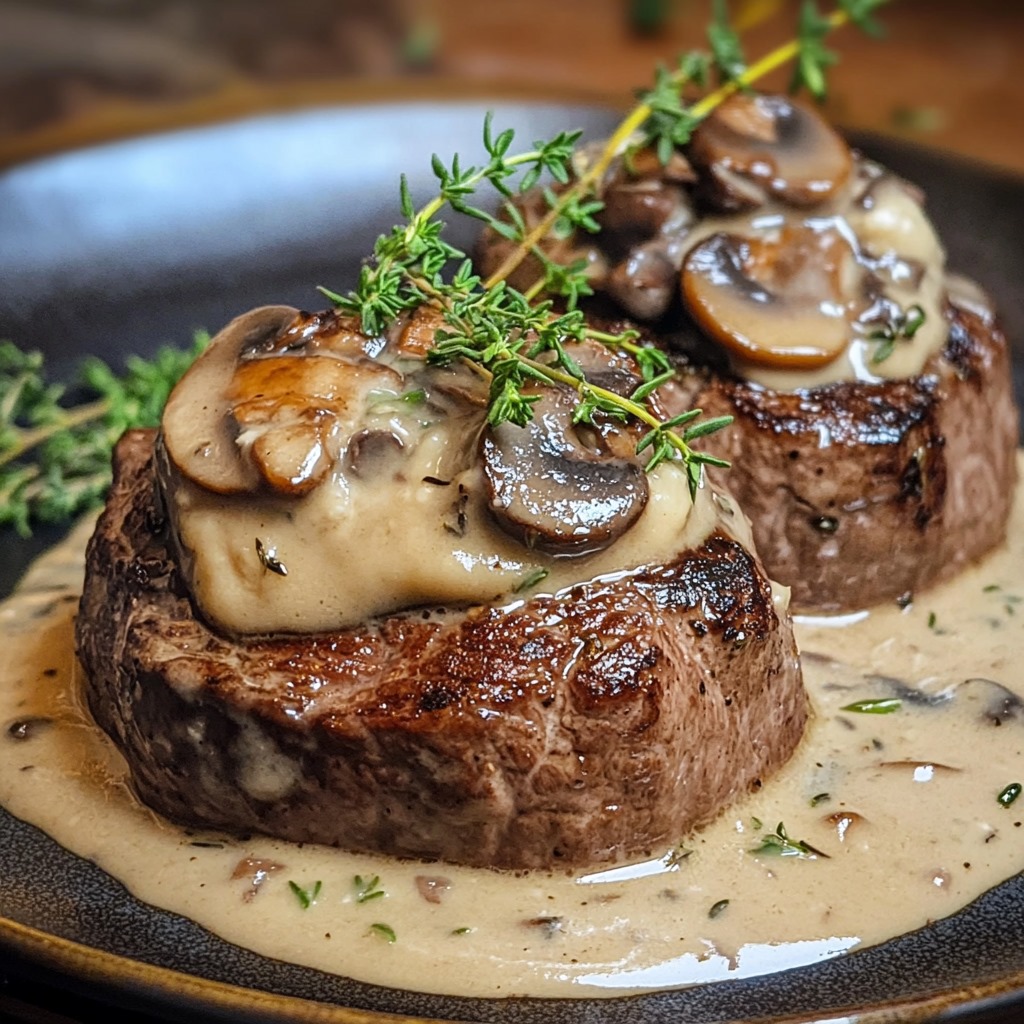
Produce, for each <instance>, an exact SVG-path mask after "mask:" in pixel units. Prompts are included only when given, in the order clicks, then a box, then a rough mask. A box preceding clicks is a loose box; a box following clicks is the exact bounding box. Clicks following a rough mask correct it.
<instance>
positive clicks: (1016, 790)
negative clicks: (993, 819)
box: [996, 782, 1024, 807]
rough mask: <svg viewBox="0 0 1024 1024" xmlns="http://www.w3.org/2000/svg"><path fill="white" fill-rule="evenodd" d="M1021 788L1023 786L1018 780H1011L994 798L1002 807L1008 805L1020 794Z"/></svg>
mask: <svg viewBox="0 0 1024 1024" xmlns="http://www.w3.org/2000/svg"><path fill="white" fill-rule="evenodd" d="M1022 789H1024V786H1021V784H1020V783H1019V782H1011V783H1010V784H1009V785H1008V786H1007V787H1006V788H1005V789H1003V790H1002V791H1001V792H1000V793H999V796H997V797H996V799H997V800H998V801H999V803H1000V804H1001V805H1002V806H1003V807H1009V806H1010V805H1011V804H1012V803H1013V802H1014V801H1015V800H1016V799H1017V797H1019V796H1020V794H1021V790H1022Z"/></svg>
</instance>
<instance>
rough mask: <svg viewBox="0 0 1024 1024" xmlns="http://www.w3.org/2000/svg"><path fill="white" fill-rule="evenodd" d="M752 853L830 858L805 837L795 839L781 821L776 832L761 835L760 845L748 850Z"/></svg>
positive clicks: (811, 858) (808, 858)
mask: <svg viewBox="0 0 1024 1024" xmlns="http://www.w3.org/2000/svg"><path fill="white" fill-rule="evenodd" d="M747 852H748V853H752V854H767V855H770V856H775V857H803V858H805V859H807V860H814V859H815V858H816V857H824V858H825V859H826V860H828V859H829V855H828V854H827V853H825V852H823V851H822V850H819V849H817V848H816V847H814V846H811V844H810V843H808V842H806V841H805V840H803V839H793V838H792V837H791V836H790V835H789V833H788V832H787V831H786V826H785V825H783V824H782V822H781V821H780V822H779V823H778V825H776V827H775V831H774V832H768V833H766V834H765V835H763V836H762V837H761V843H760V845H759V846H755V847H754V848H752V849H751V850H748V851H747Z"/></svg>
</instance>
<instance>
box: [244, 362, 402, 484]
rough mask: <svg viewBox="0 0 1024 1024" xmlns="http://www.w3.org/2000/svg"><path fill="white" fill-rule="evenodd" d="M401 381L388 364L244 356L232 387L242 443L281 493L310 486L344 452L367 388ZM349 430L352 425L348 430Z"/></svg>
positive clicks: (318, 479) (268, 480)
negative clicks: (249, 358) (341, 442)
mask: <svg viewBox="0 0 1024 1024" xmlns="http://www.w3.org/2000/svg"><path fill="white" fill-rule="evenodd" d="M383 383H386V384H387V385H389V386H391V387H393V388H394V387H399V388H400V386H401V378H400V376H399V375H398V374H396V373H395V372H394V371H393V370H391V369H389V368H388V367H386V366H384V365H382V364H380V363H375V362H372V361H370V360H365V359H364V360H359V361H356V362H350V361H348V360H345V359H340V358H336V357H334V356H309V355H307V356H295V355H293V356H268V357H266V358H263V359H252V360H248V361H246V362H242V363H240V364H239V365H238V367H237V369H236V370H235V374H234V376H233V377H232V379H231V383H230V385H229V387H228V390H227V398H228V401H229V403H230V406H231V414H232V416H233V418H234V420H235V422H236V423H237V424H238V427H239V430H240V434H239V444H240V445H241V446H242V447H243V448H244V447H249V448H250V450H251V457H252V460H253V462H254V464H255V466H256V468H257V469H258V470H259V473H260V475H261V476H262V478H263V479H264V480H265V481H266V482H267V483H268V484H269V485H270V486H271V487H272V488H273V489H274V490H275V491H277V492H278V493H280V494H288V495H292V496H298V495H302V494H306V493H307V492H308V491H310V490H312V489H313V488H314V487H315V486H316V485H317V484H318V483H320V481H321V480H322V479H323V478H324V476H325V475H326V474H327V472H328V470H329V469H330V468H331V466H332V465H334V462H335V461H336V460H337V458H338V453H339V450H340V447H341V444H340V440H341V438H340V436H339V435H344V436H347V435H348V433H350V432H351V429H352V428H354V427H355V425H356V422H357V420H358V417H359V415H360V414H361V412H362V406H363V401H364V400H365V397H366V394H367V392H368V391H370V390H372V389H373V388H374V387H378V388H379V387H381V386H382V384H383ZM343 428H347V429H343Z"/></svg>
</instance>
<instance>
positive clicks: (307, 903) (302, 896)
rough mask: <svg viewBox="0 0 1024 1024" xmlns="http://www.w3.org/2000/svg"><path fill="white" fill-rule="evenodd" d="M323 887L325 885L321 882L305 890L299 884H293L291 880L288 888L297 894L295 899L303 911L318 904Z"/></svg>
mask: <svg viewBox="0 0 1024 1024" xmlns="http://www.w3.org/2000/svg"><path fill="white" fill-rule="evenodd" d="M322 887H323V883H322V882H320V881H316V882H314V883H313V884H312V885H311V886H310V887H309V888H308V889H303V887H302V886H301V885H299V884H298V882H292V881H291V880H289V882H288V888H289V889H291V891H292V892H293V893H295V898H296V899H297V900H298V901H299V905H300V906H301V907H302V909H303V910H309V908H310V907H311V906H312V905H313V904H314V903H316V898H317V896H319V895H320V890H321V888H322Z"/></svg>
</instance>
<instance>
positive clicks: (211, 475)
mask: <svg viewBox="0 0 1024 1024" xmlns="http://www.w3.org/2000/svg"><path fill="white" fill-rule="evenodd" d="M297 315H298V310H297V309H293V308H292V307H291V306H261V307H260V308H258V309H254V310H251V311H250V312H248V313H245V314H243V315H242V316H239V317H236V318H235V319H234V320H232V321H231V323H229V324H228V325H227V326H226V327H225V328H224V329H223V330H222V331H220V332H219V333H218V334H217V336H216V337H215V338H214V339H213V341H212V342H211V343H210V345H209V347H208V348H207V349H206V351H205V352H204V353H203V354H202V355H201V356H200V357H199V358H198V359H197V360H196V361H195V362H194V363H193V364H192V366H191V367H190V368H189V370H188V372H187V373H186V374H185V376H184V377H182V379H181V381H180V382H179V384H178V386H177V387H176V388H175V389H174V390H173V391H172V392H171V395H170V397H169V398H168V400H167V404H166V406H165V407H164V413H163V420H162V436H163V444H164V448H165V450H166V452H167V455H168V457H169V458H170V460H171V462H172V463H173V464H174V466H175V468H176V469H177V470H178V471H179V472H180V473H181V474H182V475H183V476H185V477H187V478H189V479H190V480H192V481H194V482H195V483H197V484H198V485H199V486H200V487H204V488H206V489H207V490H209V491H214V492H216V493H217V494H237V493H240V492H244V491H251V490H252V489H253V488H255V487H256V486H257V485H258V483H259V476H258V473H257V471H256V467H255V466H254V465H253V464H252V463H251V462H250V461H249V460H247V459H243V458H242V456H241V453H240V452H239V449H238V445H237V443H236V436H237V431H236V430H235V425H234V423H233V422H232V420H231V417H230V408H229V399H228V396H227V392H228V386H229V384H230V382H231V379H232V377H233V376H234V374H235V370H236V368H237V366H238V362H239V360H240V359H241V358H242V356H243V354H245V353H247V352H252V351H255V350H257V349H258V348H259V347H260V346H261V345H264V344H266V343H268V342H273V340H274V339H276V338H277V337H278V336H279V335H280V334H281V332H282V331H284V330H285V328H287V327H288V325H289V324H291V323H292V321H293V320H294V319H295V317H296V316H297Z"/></svg>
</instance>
